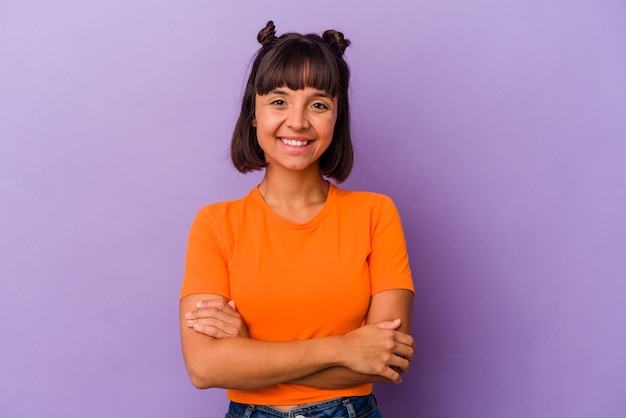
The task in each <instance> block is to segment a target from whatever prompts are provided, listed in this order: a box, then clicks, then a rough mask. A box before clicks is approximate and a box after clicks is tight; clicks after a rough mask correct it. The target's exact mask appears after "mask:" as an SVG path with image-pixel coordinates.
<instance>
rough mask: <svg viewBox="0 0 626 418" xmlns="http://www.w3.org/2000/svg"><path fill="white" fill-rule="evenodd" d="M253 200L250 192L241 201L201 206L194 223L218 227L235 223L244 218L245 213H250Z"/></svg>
mask: <svg viewBox="0 0 626 418" xmlns="http://www.w3.org/2000/svg"><path fill="white" fill-rule="evenodd" d="M253 200H254V199H253V197H252V192H251V193H249V194H248V195H246V196H244V197H243V198H241V199H237V200H228V201H223V202H215V203H211V204H208V205H205V206H202V207H201V208H200V210H199V211H198V213H197V214H196V218H195V220H194V223H196V224H198V223H199V224H203V225H213V226H220V225H227V224H230V223H233V222H237V221H238V220H241V219H242V218H244V217H245V216H246V213H247V212H248V213H249V212H250V209H251V207H253V206H254V202H253Z"/></svg>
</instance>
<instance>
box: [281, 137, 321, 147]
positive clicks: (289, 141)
mask: <svg viewBox="0 0 626 418" xmlns="http://www.w3.org/2000/svg"><path fill="white" fill-rule="evenodd" d="M278 140H279V141H280V142H282V143H283V144H285V145H289V146H291V147H306V146H307V145H309V144H310V143H311V142H313V141H311V140H299V139H289V138H278Z"/></svg>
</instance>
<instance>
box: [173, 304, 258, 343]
mask: <svg viewBox="0 0 626 418" xmlns="http://www.w3.org/2000/svg"><path fill="white" fill-rule="evenodd" d="M196 308H197V309H195V310H193V311H191V312H187V314H186V315H185V318H186V319H187V326H188V327H189V328H193V329H194V331H196V332H199V333H200V334H205V335H208V336H209V337H213V338H232V337H242V338H250V334H249V332H248V327H247V326H246V323H245V322H244V320H243V318H242V317H241V315H240V314H239V312H238V311H237V306H236V305H235V302H233V301H232V300H231V301H226V300H225V299H209V300H203V301H200V302H198V303H197V304H196Z"/></svg>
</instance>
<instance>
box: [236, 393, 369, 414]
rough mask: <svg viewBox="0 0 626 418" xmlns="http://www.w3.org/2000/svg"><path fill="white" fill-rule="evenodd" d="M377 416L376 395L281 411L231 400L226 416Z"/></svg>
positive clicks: (353, 397) (341, 399)
mask: <svg viewBox="0 0 626 418" xmlns="http://www.w3.org/2000/svg"><path fill="white" fill-rule="evenodd" d="M274 417H276V418H313V417H314V418H339V417H345V418H369V417H371V418H376V417H381V415H380V413H379V412H378V410H377V408H376V398H374V395H368V396H352V397H348V398H335V399H330V400H328V401H322V402H317V403H312V404H306V405H302V406H297V407H295V408H292V409H291V410H290V411H281V410H280V409H276V408H272V407H271V406H267V405H248V404H241V403H237V402H231V403H230V407H229V409H228V414H226V418H274Z"/></svg>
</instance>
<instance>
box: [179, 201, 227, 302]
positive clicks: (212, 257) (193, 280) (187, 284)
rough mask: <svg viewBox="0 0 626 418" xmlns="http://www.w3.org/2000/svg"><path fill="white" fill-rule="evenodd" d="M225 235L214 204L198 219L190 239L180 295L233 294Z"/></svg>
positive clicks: (193, 226)
mask: <svg viewBox="0 0 626 418" xmlns="http://www.w3.org/2000/svg"><path fill="white" fill-rule="evenodd" d="M224 251H225V250H224V243H223V234H221V233H220V230H219V223H218V222H217V221H216V219H215V215H214V213H213V212H212V210H211V207H210V206H206V207H204V208H202V209H201V210H200V211H199V212H198V214H197V215H196V218H195V219H194V221H193V223H192V225H191V230H190V232H189V240H188V242H187V254H186V257H185V273H184V276H183V284H182V286H181V291H180V298H181V299H182V298H183V297H185V296H189V295H192V294H198V293H212V294H217V295H222V296H224V297H227V298H228V297H229V293H230V292H229V280H228V269H227V264H226V256H225V253H224Z"/></svg>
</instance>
